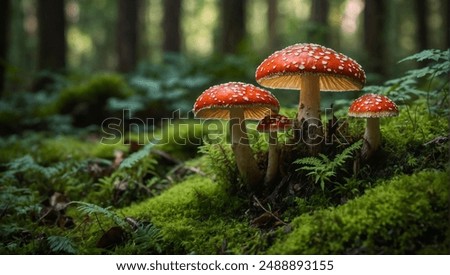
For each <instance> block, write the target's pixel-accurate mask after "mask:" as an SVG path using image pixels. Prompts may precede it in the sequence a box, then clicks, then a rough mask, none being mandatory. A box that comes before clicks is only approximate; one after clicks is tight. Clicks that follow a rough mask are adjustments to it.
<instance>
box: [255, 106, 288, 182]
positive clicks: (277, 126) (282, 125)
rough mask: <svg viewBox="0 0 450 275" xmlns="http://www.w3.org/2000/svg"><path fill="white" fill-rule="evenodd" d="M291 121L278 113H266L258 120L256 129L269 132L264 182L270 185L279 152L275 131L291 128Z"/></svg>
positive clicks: (274, 177)
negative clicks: (266, 114)
mask: <svg viewBox="0 0 450 275" xmlns="http://www.w3.org/2000/svg"><path fill="white" fill-rule="evenodd" d="M292 125H293V122H292V120H291V119H289V118H288V117H286V116H283V115H280V114H274V115H268V116H266V117H265V118H263V119H262V120H260V121H259V123H258V125H257V126H256V130H257V131H258V132H262V133H268V134H269V156H268V160H267V170H266V175H265V177H264V183H265V184H267V185H271V184H272V183H273V182H274V180H275V179H276V178H277V176H278V168H279V158H280V152H279V149H278V137H277V132H284V131H287V130H289V129H291V128H292Z"/></svg>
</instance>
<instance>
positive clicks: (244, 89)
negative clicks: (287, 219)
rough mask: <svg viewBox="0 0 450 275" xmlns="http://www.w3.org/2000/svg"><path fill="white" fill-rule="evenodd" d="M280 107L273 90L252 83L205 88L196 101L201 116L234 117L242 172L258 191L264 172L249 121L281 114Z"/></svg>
mask: <svg viewBox="0 0 450 275" xmlns="http://www.w3.org/2000/svg"><path fill="white" fill-rule="evenodd" d="M279 108H280V104H279V102H278V100H277V99H276V98H275V97H274V96H273V95H272V94H271V93H270V92H269V91H266V90H264V89H261V88H258V87H255V86H253V85H251V84H245V83H241V82H229V83H225V84H220V85H216V86H212V87H210V88H209V89H207V90H206V91H204V92H203V93H202V94H201V95H200V96H199V97H198V98H197V100H196V101H195V104H194V109H193V111H194V115H195V117H197V118H215V119H225V120H230V131H231V145H232V149H233V152H234V155H235V159H236V164H237V167H238V170H239V173H240V175H241V177H242V178H243V180H244V181H245V182H247V184H249V185H250V187H251V188H252V189H253V190H256V189H257V186H258V183H259V182H260V181H261V179H262V174H261V171H260V170H259V168H258V165H257V163H256V160H255V158H254V156H253V152H252V150H251V148H250V145H249V142H248V138H247V133H246V127H245V120H246V119H255V120H260V119H262V118H263V117H265V116H267V115H269V114H271V113H277V112H278V110H279Z"/></svg>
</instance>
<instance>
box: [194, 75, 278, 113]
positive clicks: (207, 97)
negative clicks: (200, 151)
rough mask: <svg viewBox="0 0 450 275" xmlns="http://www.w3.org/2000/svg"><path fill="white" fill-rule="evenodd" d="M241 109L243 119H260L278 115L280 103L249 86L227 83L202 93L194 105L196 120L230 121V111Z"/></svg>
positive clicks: (267, 94) (269, 95)
mask: <svg viewBox="0 0 450 275" xmlns="http://www.w3.org/2000/svg"><path fill="white" fill-rule="evenodd" d="M232 108H243V109H244V117H245V119H258V120H259V119H261V118H263V117H265V116H267V115H269V114H270V113H272V112H273V113H278V110H279V109H280V103H279V102H278V100H277V99H276V98H275V96H274V95H272V93H270V92H269V91H267V90H264V89H261V88H258V87H256V86H253V85H251V84H245V83H241V82H229V83H225V84H220V85H215V86H212V87H210V88H208V89H207V90H206V91H204V92H203V93H202V94H201V95H200V96H199V97H198V98H197V100H196V101H195V103H194V110H193V111H194V115H195V117H198V118H218V119H230V115H229V114H230V109H232Z"/></svg>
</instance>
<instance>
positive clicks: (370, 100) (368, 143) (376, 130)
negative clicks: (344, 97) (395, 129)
mask: <svg viewBox="0 0 450 275" xmlns="http://www.w3.org/2000/svg"><path fill="white" fill-rule="evenodd" d="M398 113H399V111H398V107H397V105H396V104H395V103H394V102H393V101H392V100H390V99H389V98H388V97H387V96H384V95H377V94H365V95H363V96H361V97H359V98H357V99H356V100H355V101H353V103H352V104H351V105H350V108H349V110H348V116H351V117H362V118H367V125H366V129H365V131H364V140H365V142H364V145H363V147H362V148H361V156H362V158H363V159H368V158H369V157H370V156H372V155H373V153H374V152H375V151H376V150H377V149H378V147H380V144H381V132H380V118H381V117H391V116H398Z"/></svg>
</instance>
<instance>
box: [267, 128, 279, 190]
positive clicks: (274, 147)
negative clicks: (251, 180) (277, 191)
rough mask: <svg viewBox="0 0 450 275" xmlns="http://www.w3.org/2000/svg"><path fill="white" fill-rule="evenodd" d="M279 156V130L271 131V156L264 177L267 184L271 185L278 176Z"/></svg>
mask: <svg viewBox="0 0 450 275" xmlns="http://www.w3.org/2000/svg"><path fill="white" fill-rule="evenodd" d="M279 157H280V156H279V150H278V138H277V132H276V131H274V132H269V156H268V160H267V170H266V176H265V178H264V183H265V184H267V185H271V184H272V183H273V182H274V180H275V179H276V178H277V176H278V162H279Z"/></svg>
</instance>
